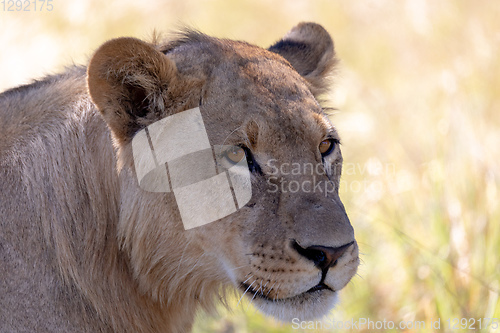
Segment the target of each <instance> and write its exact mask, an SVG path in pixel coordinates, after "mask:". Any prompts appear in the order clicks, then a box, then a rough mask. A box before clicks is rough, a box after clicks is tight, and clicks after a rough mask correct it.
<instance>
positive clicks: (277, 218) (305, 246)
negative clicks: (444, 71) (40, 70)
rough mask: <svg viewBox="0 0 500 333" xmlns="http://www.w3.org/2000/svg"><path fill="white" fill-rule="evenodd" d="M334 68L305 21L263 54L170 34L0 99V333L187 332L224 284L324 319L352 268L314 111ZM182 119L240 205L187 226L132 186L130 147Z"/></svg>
mask: <svg viewBox="0 0 500 333" xmlns="http://www.w3.org/2000/svg"><path fill="white" fill-rule="evenodd" d="M336 62H337V60H336V56H335V52H334V44H333V41H332V39H331V37H330V35H329V33H328V32H327V31H326V30H325V29H324V28H323V27H322V26H320V25H318V24H315V23H300V24H298V25H297V26H295V27H294V28H293V29H292V30H291V31H289V32H288V33H287V34H286V35H285V36H284V37H283V38H282V39H280V40H279V41H278V42H277V43H275V44H274V45H272V46H271V47H269V48H268V49H263V48H260V47H257V46H254V45H251V44H248V43H245V42H241V41H233V40H227V39H218V38H215V37H210V36H207V35H205V34H202V33H200V32H197V31H194V30H189V29H186V30H185V31H183V32H181V33H179V34H178V35H175V36H174V37H173V38H170V39H167V40H166V41H158V40H154V41H153V42H145V41H142V40H139V39H135V38H126V37H123V38H117V39H113V40H110V41H108V42H106V43H105V44H103V45H102V46H101V47H99V48H98V49H97V51H96V52H95V53H94V55H93V56H92V57H91V59H90V61H89V64H88V66H86V67H84V66H73V67H70V68H67V69H66V70H65V72H64V73H62V74H59V75H52V76H48V77H45V78H43V79H41V80H38V81H35V82H33V83H31V84H28V85H24V86H20V87H17V88H13V89H10V90H7V91H5V92H4V93H2V94H1V95H0V117H1V119H2V121H1V122H0V133H1V134H0V276H1V279H0V305H1V306H0V331H1V332H169V333H171V332H189V331H190V330H191V327H192V325H193V321H194V318H195V315H196V313H197V311H198V310H205V311H208V312H213V311H215V310H214V308H215V305H216V303H217V302H219V301H220V300H222V301H223V300H224V297H225V295H226V293H227V292H231V290H233V291H234V290H236V293H237V294H238V295H239V296H241V297H246V298H248V299H249V300H250V301H251V302H252V304H254V305H255V306H256V307H257V308H258V309H260V310H261V311H262V312H263V313H264V314H267V315H270V316H273V317H275V318H277V319H279V320H282V321H291V320H292V319H293V318H299V319H300V320H308V319H312V318H318V317H321V316H323V315H325V314H327V313H328V312H329V311H330V310H331V309H332V308H333V307H334V305H335V303H336V300H337V297H338V293H339V291H340V290H341V289H342V288H343V287H344V286H346V284H347V283H348V282H349V281H350V280H351V278H352V277H353V276H354V275H355V274H356V271H357V267H358V265H359V258H358V245H357V243H356V240H355V237H354V230H353V227H352V226H351V224H350V222H349V219H348V217H347V214H346V211H345V208H344V206H343V204H342V202H341V200H340V198H339V193H338V185H339V179H340V175H341V165H342V155H341V151H340V146H339V143H340V138H339V135H338V133H337V131H336V129H335V128H334V126H333V125H332V124H331V122H330V120H329V119H328V118H327V116H326V115H325V113H324V110H323V109H322V107H321V105H320V103H319V102H318V100H319V97H320V95H321V94H323V93H325V92H326V91H327V90H328V87H329V79H330V76H331V73H332V71H333V70H334V68H335V64H336ZM194 108H199V110H200V114H201V116H202V117H203V122H204V126H205V130H206V133H207V137H208V140H209V142H210V144H211V145H230V146H231V147H233V148H232V150H231V151H229V153H227V154H226V155H225V158H227V159H230V160H232V161H233V162H234V161H236V162H238V161H241V160H242V158H244V159H245V160H246V162H247V163H246V165H247V167H248V173H249V177H250V178H249V179H250V184H251V197H249V200H248V202H247V203H246V204H245V205H242V206H241V207H239V208H238V210H237V211H235V212H233V213H231V214H229V215H226V216H224V217H222V218H220V219H218V220H216V221H214V222H211V223H207V224H205V225H200V226H198V227H195V228H190V229H187V228H184V226H183V223H182V218H181V215H180V211H179V206H178V204H177V202H176V197H175V196H174V193H172V192H165V191H164V192H161V191H160V192H153V191H146V190H144V189H142V188H141V186H140V184H139V179H138V178H137V170H136V164H135V162H134V151H133V149H132V143H133V140H134V137H137V136H138V135H139V134H138V133H141V131H144V130H146V129H147V128H148V126H151V125H152V124H154V123H156V122H158V121H159V120H161V119H166V117H169V116H173V115H177V114H180V113H181V112H184V111H186V110H190V109H194ZM193 126H194V125H193ZM184 148H186V149H188V148H190V147H184ZM199 164H201V162H200V163H199ZM199 166H200V167H201V166H202V165H199ZM308 166H311V167H310V168H309V167H308ZM245 170H246V169H245ZM317 184H320V185H317ZM323 185H326V186H323ZM232 190H233V191H234V189H232ZM231 193H232V194H233V195H234V193H233V192H231ZM191 197H193V198H194V199H196V200H198V201H199V202H200V204H203V202H204V200H207V199H208V198H207V197H206V196H205V197H204V196H201V195H199V194H198V193H197V192H196V191H195V192H193V193H191ZM212 208H213V209H215V210H217V209H218V207H217V205H215V207H212Z"/></svg>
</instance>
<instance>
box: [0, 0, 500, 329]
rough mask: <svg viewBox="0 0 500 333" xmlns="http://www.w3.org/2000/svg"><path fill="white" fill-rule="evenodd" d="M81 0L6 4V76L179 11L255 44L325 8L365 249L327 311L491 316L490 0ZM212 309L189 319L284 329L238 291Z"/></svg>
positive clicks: (45, 65) (9, 81) (493, 50)
mask: <svg viewBox="0 0 500 333" xmlns="http://www.w3.org/2000/svg"><path fill="white" fill-rule="evenodd" d="M82 3H84V2H79V1H73V0H72V1H66V2H64V3H63V2H62V1H56V2H55V3H54V11H53V12H51V13H7V12H1V11H0V28H1V31H2V33H1V35H0V43H1V44H2V52H0V68H1V73H2V74H1V76H0V89H4V88H7V87H9V86H12V85H15V84H19V83H22V82H25V81H26V80H27V79H29V78H32V77H36V76H40V75H42V74H44V73H46V72H51V71H57V70H61V69H62V68H63V66H64V65H67V64H68V63H70V62H71V61H73V60H74V61H75V62H77V63H85V61H86V59H87V57H88V55H89V54H90V52H91V51H92V50H93V49H95V48H96V47H97V46H98V45H99V44H100V43H102V42H103V41H104V40H106V39H108V38H111V37H116V36H119V35H133V36H138V37H147V36H150V35H151V32H152V30H153V29H154V28H156V29H159V30H169V29H172V28H175V27H176V26H177V25H178V24H179V23H181V22H183V23H186V24H188V25H193V26H195V27H197V28H199V29H200V30H202V31H205V32H208V33H211V34H214V35H217V36H224V37H230V38H237V39H245V40H248V41H252V42H254V43H257V44H260V45H268V44H270V43H271V42H273V41H274V40H276V39H277V38H278V37H279V36H281V35H282V34H284V33H285V32H286V31H287V30H288V29H289V28H290V27H292V26H293V25H294V24H296V23H297V22H298V21H302V20H311V21H316V22H319V23H321V24H323V25H324V26H325V27H326V28H327V29H328V30H329V31H330V32H331V33H332V35H333V36H334V39H335V41H336V48H337V50H338V54H339V57H340V58H341V60H342V62H341V64H340V68H339V76H338V78H337V81H336V85H335V88H334V89H333V91H332V95H331V97H332V99H331V100H332V102H331V103H330V104H331V106H334V107H336V108H338V109H339V110H340V111H339V112H338V113H337V114H335V115H333V116H332V120H333V122H334V123H335V125H336V126H337V128H338V129H339V131H340V133H341V134H342V137H343V147H342V149H343V152H344V160H345V161H346V166H345V168H344V176H343V182H342V183H343V184H342V189H341V191H342V198H343V200H344V202H345V204H346V208H347V211H348V213H349V215H350V217H351V220H352V223H353V225H354V227H355V229H356V232H357V238H358V241H359V243H360V247H361V251H362V252H363V256H362V260H363V264H362V266H361V268H360V271H359V276H358V277H356V278H355V279H354V281H353V282H352V283H351V284H350V285H349V286H348V287H346V289H345V291H344V292H343V294H342V302H341V304H340V305H339V307H338V308H337V310H336V311H334V312H332V315H331V316H330V318H329V320H331V319H332V318H335V319H336V320H350V319H351V318H352V319H354V320H359V319H360V318H370V319H371V320H373V321H383V320H384V319H385V320H387V321H389V320H393V321H395V322H396V324H397V323H399V322H400V321H413V320H416V321H423V322H425V324H426V329H425V330H423V329H420V330H419V329H409V330H406V331H407V332H410V331H411V332H417V331H422V332H424V331H427V332H429V331H432V330H431V328H430V327H429V325H430V323H431V321H435V320H437V319H438V318H440V319H441V329H440V331H443V332H460V331H463V332H466V331H472V329H468V328H467V329H463V328H462V326H461V324H460V322H459V323H458V325H457V327H458V328H459V329H457V330H452V329H451V328H449V327H448V323H447V320H448V319H450V320H452V319H453V318H467V319H472V318H474V319H476V320H477V319H479V318H485V317H486V318H491V317H496V318H499V320H498V321H499V325H500V304H499V289H500V281H499V276H500V261H499V258H498V257H499V254H500V209H499V202H500V193H499V184H500V165H499V164H500V162H499V161H500V144H499V143H500V61H499V60H498V59H499V55H500V22H499V17H500V5H499V4H497V3H495V2H464V1H462V2H459V1H455V2H451V1H450V2H437V1H436V2H430V1H423V0H422V1H418V0H408V1H400V2H388V1H383V0H378V1H375V0H372V1H364V2H360V1H352V2H351V1H350V2H347V1H344V2H340V1H338V2H337V1H335V2H333V1H326V0H325V1H305V0H304V1H294V2H291V1H284V0H283V1H272V2H264V1H263V0H260V1H259V0H257V1H249V0H248V1H240V2H229V1H220V0H211V1H209V0H206V1H192V0H191V1H182V2H181V1H178V2H174V1H166V2H165V1H151V2H148V4H147V5H146V4H143V3H140V2H138V1H131V0H127V1H108V2H98V1H96V0H92V1H87V2H85V3H84V4H82ZM221 311H222V312H221V313H222V314H221V316H220V317H219V318H215V319H213V318H207V317H205V316H203V315H200V317H199V320H198V322H197V324H196V327H195V332H197V333H201V332H221V333H222V332H241V333H250V332H252V333H254V332H255V333H257V332H274V333H278V332H290V331H292V326H290V325H289V326H282V325H280V324H278V323H276V322H275V321H273V320H272V319H268V318H264V317H263V316H261V315H260V314H258V313H256V312H255V310H254V309H253V308H252V307H251V306H250V305H248V304H244V305H243V306H240V307H239V308H238V309H236V310H235V311H234V312H233V313H227V312H226V311H225V310H221ZM450 323H451V324H453V322H450ZM462 323H463V322H462ZM472 323H473V322H472V321H471V320H469V321H468V324H472ZM478 326H479V325H478V322H477V321H476V323H475V326H474V327H475V328H478ZM298 331H301V330H298ZM302 331H304V332H327V331H331V330H325V329H324V330H321V329H318V330H312V329H311V330H309V329H306V330H302ZM342 331H356V332H357V331H369V330H368V327H367V326H364V327H359V328H358V329H351V330H348V329H344V330H342ZM379 331H396V330H390V329H387V330H383V329H382V330H379ZM400 331H404V330H400ZM433 331H438V330H433ZM477 331H481V332H494V331H500V328H497V330H492V329H491V328H490V329H489V330H488V329H484V328H483V329H481V330H479V329H477Z"/></svg>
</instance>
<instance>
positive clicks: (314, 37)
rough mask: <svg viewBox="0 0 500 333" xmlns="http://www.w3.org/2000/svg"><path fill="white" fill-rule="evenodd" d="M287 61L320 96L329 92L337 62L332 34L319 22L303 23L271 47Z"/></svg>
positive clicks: (314, 92) (313, 91)
mask: <svg viewBox="0 0 500 333" xmlns="http://www.w3.org/2000/svg"><path fill="white" fill-rule="evenodd" d="M268 50H269V51H272V52H274V53H277V54H279V55H281V56H282V57H283V58H285V59H286V60H288V62H290V64H291V65H292V66H293V67H294V68H295V70H296V71H297V72H298V73H299V74H300V75H302V76H303V77H304V78H305V79H306V80H307V81H308V82H309V84H310V86H311V91H312V93H313V94H314V95H315V96H317V95H319V94H321V93H324V92H326V91H327V89H328V86H329V76H330V74H331V72H332V70H333V69H334V67H335V64H336V62H337V60H336V58H335V51H334V47H333V40H332V38H331V37H330V34H329V33H328V32H327V31H326V30H325V29H324V28H323V27H322V26H321V25H319V24H316V23H310V22H302V23H299V24H298V25H297V26H295V27H294V28H293V29H292V30H290V31H289V32H288V33H287V34H286V35H285V36H284V37H283V38H282V39H281V40H279V41H278V42H276V43H275V44H274V45H272V46H271V47H270V48H269V49H268Z"/></svg>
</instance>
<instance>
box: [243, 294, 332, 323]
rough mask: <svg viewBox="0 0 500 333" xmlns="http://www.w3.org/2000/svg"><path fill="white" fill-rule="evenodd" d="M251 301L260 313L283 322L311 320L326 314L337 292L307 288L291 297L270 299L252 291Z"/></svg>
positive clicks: (330, 308)
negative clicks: (296, 319)
mask: <svg viewBox="0 0 500 333" xmlns="http://www.w3.org/2000/svg"><path fill="white" fill-rule="evenodd" d="M249 297H251V302H252V304H254V305H255V306H256V307H257V308H258V309H259V310H260V311H261V312H262V313H264V314H266V315H268V316H271V317H274V318H276V319H278V320H280V321H283V322H291V321H292V320H293V319H295V318H298V319H300V320H312V319H318V318H321V317H323V316H326V315H327V314H328V313H329V312H330V311H331V310H332V309H333V308H334V306H335V305H336V304H337V302H338V293H337V292H336V291H333V290H331V289H322V290H308V291H305V292H303V293H300V294H297V295H295V296H292V297H288V298H283V299H277V300H276V299H272V298H268V297H266V296H265V295H262V294H260V293H254V294H253V296H249Z"/></svg>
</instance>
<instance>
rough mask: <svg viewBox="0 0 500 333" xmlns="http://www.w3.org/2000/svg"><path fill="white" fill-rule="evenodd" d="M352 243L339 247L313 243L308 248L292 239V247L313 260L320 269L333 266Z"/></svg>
mask: <svg viewBox="0 0 500 333" xmlns="http://www.w3.org/2000/svg"><path fill="white" fill-rule="evenodd" d="M352 244H354V241H352V242H350V243H348V244H345V245H342V246H339V247H328V246H320V245H313V246H309V247H308V248H303V247H302V246H300V245H299V244H298V243H297V242H296V241H292V247H293V248H294V249H295V250H296V251H297V252H298V253H299V254H300V255H302V256H303V257H306V258H307V259H309V260H311V261H312V262H314V264H315V265H316V266H317V267H318V268H319V269H321V270H324V269H327V268H330V267H332V266H334V265H335V264H336V263H337V259H339V258H340V257H341V256H342V255H343V254H344V253H345V251H346V250H347V249H348V248H349V246H351V245H352Z"/></svg>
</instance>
